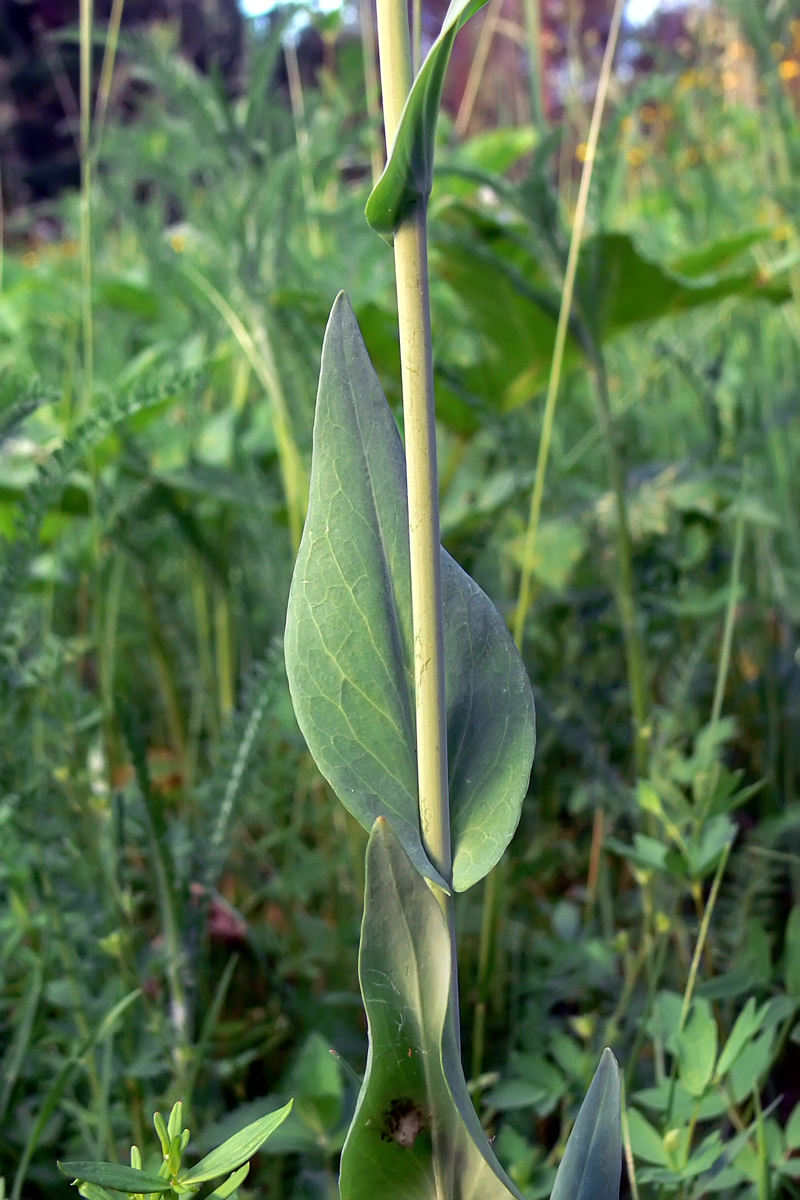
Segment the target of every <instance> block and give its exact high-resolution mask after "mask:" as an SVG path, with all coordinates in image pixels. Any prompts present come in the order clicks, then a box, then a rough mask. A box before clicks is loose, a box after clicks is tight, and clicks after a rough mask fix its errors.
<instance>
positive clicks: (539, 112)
mask: <svg viewBox="0 0 800 1200" xmlns="http://www.w3.org/2000/svg"><path fill="white" fill-rule="evenodd" d="M525 33H526V35H527V41H528V78H529V80H530V92H531V119H532V121H533V123H534V125H536V126H537V128H539V129H543V128H544V124H545V103H544V89H545V71H544V60H543V58H542V16H541V12H540V0H525Z"/></svg>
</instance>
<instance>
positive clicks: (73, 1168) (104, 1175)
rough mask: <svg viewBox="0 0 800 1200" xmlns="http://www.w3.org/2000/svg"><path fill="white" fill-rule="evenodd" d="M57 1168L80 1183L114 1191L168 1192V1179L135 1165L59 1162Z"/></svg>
mask: <svg viewBox="0 0 800 1200" xmlns="http://www.w3.org/2000/svg"><path fill="white" fill-rule="evenodd" d="M58 1169H59V1171H61V1172H62V1174H64V1175H66V1176H67V1177H68V1178H69V1179H78V1180H80V1182H81V1183H96V1184H99V1186H100V1187H105V1188H112V1189H113V1190H114V1191H115V1192H137V1193H139V1194H143V1195H149V1194H151V1193H155V1192H168V1191H169V1190H170V1186H171V1184H170V1181H169V1180H168V1179H162V1178H161V1177H160V1176H159V1175H148V1174H147V1172H146V1171H137V1170H136V1168H135V1167H125V1166H121V1165H120V1164H119V1163H107V1162H60V1163H59V1164H58Z"/></svg>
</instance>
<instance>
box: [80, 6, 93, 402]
mask: <svg viewBox="0 0 800 1200" xmlns="http://www.w3.org/2000/svg"><path fill="white" fill-rule="evenodd" d="M93 10H94V2H93V0H80V96H81V100H80V109H81V118H80V124H81V140H80V145H81V206H80V212H81V294H82V321H81V323H82V328H83V405H82V415H85V414H86V412H88V410H89V407H90V405H91V400H92V390H93V387H94V331H93V328H92V146H91V135H92V112H91V105H92V33H93V30H94V11H93Z"/></svg>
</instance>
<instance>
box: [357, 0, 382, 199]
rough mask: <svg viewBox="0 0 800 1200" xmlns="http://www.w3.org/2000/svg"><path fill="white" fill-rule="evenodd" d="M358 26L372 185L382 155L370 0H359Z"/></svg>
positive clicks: (377, 82) (376, 48) (373, 21)
mask: <svg viewBox="0 0 800 1200" xmlns="http://www.w3.org/2000/svg"><path fill="white" fill-rule="evenodd" d="M358 13H359V26H360V28H361V53H362V55H363V58H364V90H365V93H366V97H367V116H368V117H369V128H370V135H369V142H370V152H369V154H370V164H371V166H372V183H373V186H374V185H375V184H376V183H377V182H378V180H379V179H380V177H381V174H382V172H383V167H384V156H383V146H382V145H381V132H380V123H381V92H380V81H379V79H378V66H377V62H378V43H377V40H376V36H375V16H374V13H373V11H372V0H359V6H358Z"/></svg>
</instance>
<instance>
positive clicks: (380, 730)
mask: <svg viewBox="0 0 800 1200" xmlns="http://www.w3.org/2000/svg"><path fill="white" fill-rule="evenodd" d="M442 585H443V599H444V610H445V665H446V689H447V725H448V729H447V734H448V755H449V762H450V813H451V825H452V843H453V886H454V887H455V888H456V890H458V891H462V890H464V889H465V888H468V887H470V886H471V885H472V884H473V883H475V882H477V880H479V879H481V878H482V877H483V876H484V875H485V874H486V873H487V872H488V871H489V870H490V869H491V867H492V866H493V865H494V864H495V863H496V862H497V861H498V859H499V858H500V856H501V855H502V853H503V851H504V849H505V847H506V846H507V844H508V842H509V840H510V838H511V836H512V834H513V832H514V829H515V828H516V825H517V822H518V820H519V813H520V808H521V805H522V800H523V798H524V796H525V792H526V790H527V786H528V778H529V775H530V767H531V761H532V758H533V748H534V740H535V733H534V713H533V697H532V694H531V689H530V684H529V683H528V679H527V676H526V674H525V669H524V667H523V665H522V661H521V659H520V657H519V655H518V653H517V651H516V649H515V647H514V644H513V642H512V641H511V638H510V636H509V633H508V630H507V629H506V626H505V623H504V622H503V620H502V618H501V616H500V614H499V613H498V612H497V610H496V608H495V607H494V605H493V604H492V603H491V601H490V600H489V599H488V597H487V596H486V595H484V593H483V592H482V591H481V590H480V588H479V587H478V586H477V584H475V583H474V582H473V581H472V580H471V579H470V578H469V576H468V575H466V574H465V573H464V572H463V571H462V570H461V568H460V567H459V566H457V564H456V563H455V562H454V561H453V560H452V559H451V558H450V556H449V555H447V554H446V553H445V551H442ZM285 651H286V668H287V673H288V677H289V686H290V688H291V692H292V700H293V702H294V707H295V712H296V713H297V719H298V722H299V724H300V728H301V729H302V731H303V734H304V735H305V738H306V741H307V742H308V745H309V748H310V750H311V752H312V754H313V755H314V758H315V759H316V762H317V765H318V766H319V768H320V770H321V771H322V773H323V775H324V776H325V777H326V779H328V780H329V782H330V783H331V785H332V787H333V788H334V789H335V791H336V793H337V794H338V796H339V798H340V800H341V801H342V803H343V804H344V805H345V807H346V808H347V809H348V810H349V811H350V812H351V813H353V815H354V816H355V817H357V819H358V820H359V821H360V822H361V824H362V825H363V826H364V827H365V828H366V829H371V828H372V826H373V824H374V822H375V820H376V818H377V817H379V816H385V817H388V818H389V819H390V820H391V822H392V827H393V829H394V830H395V833H396V834H397V836H398V837H399V838H400V840H401V842H402V843H403V846H404V847H405V850H406V853H407V854H408V855H409V857H410V858H411V860H412V862H413V863H414V865H415V867H416V868H417V870H419V871H420V872H422V874H424V875H426V876H427V877H428V878H429V879H432V880H436V881H437V882H440V883H442V882H444V881H442V880H440V879H439V876H438V875H437V873H436V871H435V869H434V868H433V866H432V865H431V864H430V862H429V861H428V858H427V855H426V854H425V850H424V848H423V845H422V839H421V833H420V825H419V813H418V802H417V764H416V737H415V716H414V712H415V707H414V670H413V652H412V628H411V574H410V560H409V543H408V505H407V496H406V483H405V458H404V455H403V447H402V443H401V441H400V436H399V433H398V431H397V426H396V425H395V422H394V418H393V416H392V413H391V410H390V408H389V406H388V404H387V403H386V400H385V398H384V395H383V392H382V391H381V387H380V384H379V383H378V380H377V377H376V376H375V372H374V371H373V369H372V364H371V363H370V361H369V356H368V355H367V352H366V348H365V346H364V343H363V340H362V338H361V333H360V331H359V328H358V325H357V323H356V320H355V317H354V316H353V312H352V309H351V308H350V305H349V303H348V301H347V298H346V297H345V296H344V295H341V296H340V297H339V298H338V299H337V301H336V303H335V304H334V306H333V310H332V312H331V316H330V320H329V322H328V329H327V331H326V334H325V343H324V346H323V351H322V369H321V374H320V386H319V395H318V399H317V414H316V420H315V424H314V455H313V462H312V470H311V496H310V500H309V509H308V518H307V520H306V525H305V529H304V531H303V539H302V542H301V545H300V550H299V553H298V556H297V563H296V565H295V571H294V577H293V579H292V587H291V592H290V596H289V608H288V615H287V623H286V639H285Z"/></svg>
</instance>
